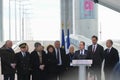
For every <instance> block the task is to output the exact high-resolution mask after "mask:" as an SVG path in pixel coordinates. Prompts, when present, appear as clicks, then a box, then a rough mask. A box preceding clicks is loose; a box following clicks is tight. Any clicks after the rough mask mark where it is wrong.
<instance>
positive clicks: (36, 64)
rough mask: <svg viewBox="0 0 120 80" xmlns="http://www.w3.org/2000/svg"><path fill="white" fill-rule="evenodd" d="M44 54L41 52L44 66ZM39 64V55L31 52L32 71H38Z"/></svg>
mask: <svg viewBox="0 0 120 80" xmlns="http://www.w3.org/2000/svg"><path fill="white" fill-rule="evenodd" d="M46 61H47V60H46V53H45V52H44V51H42V64H44V65H46ZM42 64H40V60H39V55H38V53H37V51H33V52H31V66H32V69H33V70H40V69H39V66H40V65H42Z"/></svg>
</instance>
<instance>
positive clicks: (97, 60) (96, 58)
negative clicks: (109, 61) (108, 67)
mask: <svg viewBox="0 0 120 80" xmlns="http://www.w3.org/2000/svg"><path fill="white" fill-rule="evenodd" d="M87 58H88V59H92V60H93V64H92V66H91V68H93V69H101V67H102V62H103V58H104V49H103V47H102V46H101V45H99V44H97V47H96V51H95V52H94V53H93V52H92V45H90V46H89V47H88V56H87Z"/></svg>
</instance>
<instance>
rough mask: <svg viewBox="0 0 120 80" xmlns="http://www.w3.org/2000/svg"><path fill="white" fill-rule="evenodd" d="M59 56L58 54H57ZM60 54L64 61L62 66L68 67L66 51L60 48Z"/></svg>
mask: <svg viewBox="0 0 120 80" xmlns="http://www.w3.org/2000/svg"><path fill="white" fill-rule="evenodd" d="M55 54H57V53H55ZM60 54H61V60H62V66H64V67H66V65H67V63H66V51H65V49H63V48H60Z"/></svg>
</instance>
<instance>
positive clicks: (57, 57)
mask: <svg viewBox="0 0 120 80" xmlns="http://www.w3.org/2000/svg"><path fill="white" fill-rule="evenodd" d="M59 56H60V55H59V49H57V63H58V64H59V58H60V57H59Z"/></svg>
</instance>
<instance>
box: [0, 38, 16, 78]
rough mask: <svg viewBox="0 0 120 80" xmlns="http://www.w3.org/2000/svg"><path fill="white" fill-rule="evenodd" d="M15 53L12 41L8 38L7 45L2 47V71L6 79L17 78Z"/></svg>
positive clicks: (0, 55)
mask: <svg viewBox="0 0 120 80" xmlns="http://www.w3.org/2000/svg"><path fill="white" fill-rule="evenodd" d="M14 56H15V53H14V51H13V49H12V41H10V40H7V41H6V43H5V45H4V46H3V47H2V48H1V49H0V57H1V71H2V74H3V75H4V80H14V78H15V66H16V64H15V61H14Z"/></svg>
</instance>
